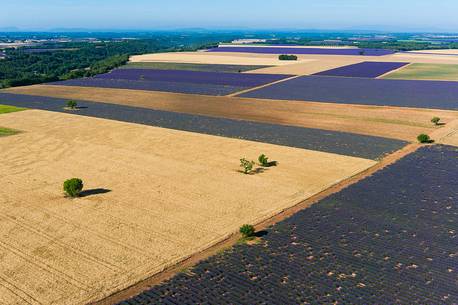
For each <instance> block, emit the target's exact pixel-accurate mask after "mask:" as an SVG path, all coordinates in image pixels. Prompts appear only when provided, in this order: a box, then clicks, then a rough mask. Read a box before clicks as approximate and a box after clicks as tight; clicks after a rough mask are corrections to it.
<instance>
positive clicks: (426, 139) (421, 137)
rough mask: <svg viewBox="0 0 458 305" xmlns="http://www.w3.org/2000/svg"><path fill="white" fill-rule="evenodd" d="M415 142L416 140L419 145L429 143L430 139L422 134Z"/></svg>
mask: <svg viewBox="0 0 458 305" xmlns="http://www.w3.org/2000/svg"><path fill="white" fill-rule="evenodd" d="M417 140H418V142H420V143H431V142H432V140H431V138H430V137H429V136H428V135H427V134H424V133H422V134H421V135H419V136H418V137H417Z"/></svg>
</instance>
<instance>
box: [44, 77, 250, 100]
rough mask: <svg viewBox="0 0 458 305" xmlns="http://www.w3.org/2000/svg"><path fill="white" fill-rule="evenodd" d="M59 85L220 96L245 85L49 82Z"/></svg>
mask: <svg viewBox="0 0 458 305" xmlns="http://www.w3.org/2000/svg"><path fill="white" fill-rule="evenodd" d="M50 85H59V86H78V87H96V88H115V89H131V90H147V91H163V92H174V93H186V94H203V95H215V96H222V95H227V94H231V93H234V92H238V91H242V90H243V89H245V87H238V86H224V85H212V84H196V83H180V82H163V81H155V82H152V81H139V80H128V79H105V78H80V79H71V80H67V81H62V82H54V83H50Z"/></svg>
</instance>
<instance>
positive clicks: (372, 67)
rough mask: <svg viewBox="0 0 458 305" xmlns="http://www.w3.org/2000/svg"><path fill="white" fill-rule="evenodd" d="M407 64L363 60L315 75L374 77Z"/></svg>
mask: <svg viewBox="0 0 458 305" xmlns="http://www.w3.org/2000/svg"><path fill="white" fill-rule="evenodd" d="M407 64H408V63H402V62H370V61H365V62H362V63H358V64H354V65H349V66H344V67H340V68H336V69H332V70H327V71H323V72H320V73H316V74H315V75H323V76H344V77H369V78H376V77H379V76H381V75H383V74H386V73H388V72H390V71H393V70H396V69H399V68H402V67H404V66H405V65H407Z"/></svg>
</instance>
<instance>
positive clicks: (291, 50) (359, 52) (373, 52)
mask: <svg viewBox="0 0 458 305" xmlns="http://www.w3.org/2000/svg"><path fill="white" fill-rule="evenodd" d="M207 52H237V53H259V54H317V55H355V56H383V55H389V54H393V53H395V52H394V51H391V50H384V49H328V48H323V49H320V48H295V47H284V48H277V47H218V48H213V49H209V50H207Z"/></svg>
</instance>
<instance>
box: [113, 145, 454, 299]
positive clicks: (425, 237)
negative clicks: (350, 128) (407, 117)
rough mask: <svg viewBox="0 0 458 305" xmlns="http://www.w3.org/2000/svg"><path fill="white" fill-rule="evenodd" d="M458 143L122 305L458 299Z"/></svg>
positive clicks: (416, 158)
mask: <svg viewBox="0 0 458 305" xmlns="http://www.w3.org/2000/svg"><path fill="white" fill-rule="evenodd" d="M457 183H458V150H457V149H456V148H454V147H447V146H429V147H424V148H421V149H420V150H419V151H417V152H416V153H413V154H411V155H409V156H407V157H405V158H403V159H401V160H400V161H398V162H397V163H395V164H394V165H391V166H390V167H388V168H386V169H384V170H382V171H380V172H378V173H376V174H374V175H373V176H371V177H369V178H366V179H365V180H363V181H361V182H359V183H357V184H355V185H353V186H350V187H348V188H347V189H344V190H342V191H341V192H339V193H337V194H335V195H331V196H330V197H328V198H326V199H323V200H322V201H320V202H318V203H316V204H314V205H313V206H312V207H310V208H309V209H305V210H302V211H300V212H298V213H297V214H295V215H294V216H292V217H291V218H289V219H286V220H284V221H282V222H280V223H278V224H276V225H274V226H273V227H271V228H270V229H268V231H267V235H266V236H264V237H263V238H262V242H260V243H258V244H254V245H238V246H235V247H234V248H233V249H231V250H228V251H226V252H224V253H222V254H220V255H216V256H214V257H211V258H209V259H207V260H205V261H203V262H201V263H199V264H198V265H197V266H196V267H194V268H192V269H191V270H189V271H188V272H187V273H182V274H179V275H177V276H176V277H175V278H173V279H172V280H170V281H168V282H166V283H164V284H162V285H159V286H156V287H154V288H152V289H150V290H148V291H146V292H144V293H142V294H140V295H138V296H137V297H134V298H132V299H130V300H126V301H125V302H122V303H120V305H137V304H138V305H140V304H188V303H192V304H221V305H223V304H275V305H277V304H278V305H283V304H444V305H454V304H457V303H458V294H457V293H456V292H457V290H456V275H457V271H458V270H457V269H456V268H457V266H458V255H457V249H456V230H457V221H458V218H457V215H458V213H457V206H456V200H457V198H458V189H457V187H456V185H457Z"/></svg>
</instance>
